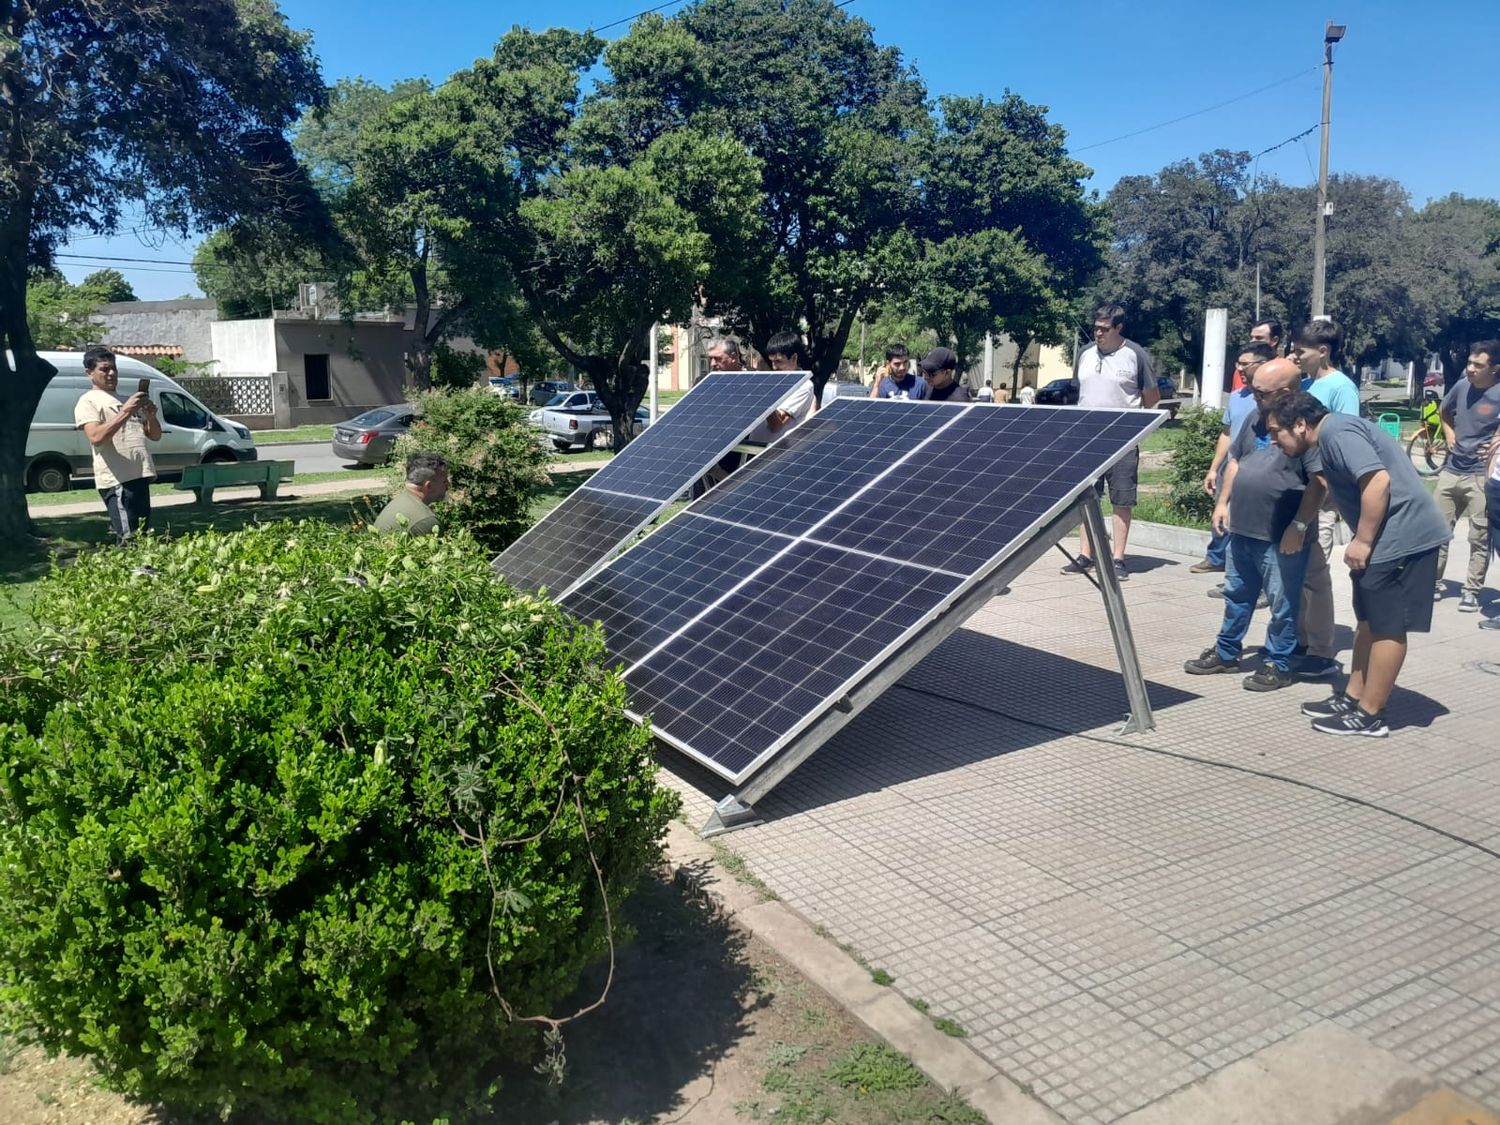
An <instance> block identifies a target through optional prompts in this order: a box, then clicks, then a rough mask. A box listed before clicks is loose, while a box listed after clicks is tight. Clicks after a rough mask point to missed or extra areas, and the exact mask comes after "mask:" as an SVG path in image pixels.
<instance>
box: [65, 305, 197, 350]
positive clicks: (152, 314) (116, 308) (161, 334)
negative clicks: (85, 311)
mask: <svg viewBox="0 0 1500 1125" xmlns="http://www.w3.org/2000/svg"><path fill="white" fill-rule="evenodd" d="M93 319H94V321H95V322H96V323H99V324H102V325H104V340H103V343H105V344H108V345H110V346H112V347H116V348H124V347H132V346H134V347H146V346H149V345H153V344H155V345H164V346H166V347H179V348H181V349H182V358H183V359H185V360H187V361H188V362H189V363H207V362H208V361H209V360H211V359H213V358H214V347H213V334H212V327H213V325H214V323H215V322H216V321H217V320H218V319H219V307H218V305H217V304H216V303H215V302H214V301H211V300H187V301H113V302H111V303H109V304H107V305H100V306H99V307H98V308H97V309H96V310H95V311H94V316H93Z"/></svg>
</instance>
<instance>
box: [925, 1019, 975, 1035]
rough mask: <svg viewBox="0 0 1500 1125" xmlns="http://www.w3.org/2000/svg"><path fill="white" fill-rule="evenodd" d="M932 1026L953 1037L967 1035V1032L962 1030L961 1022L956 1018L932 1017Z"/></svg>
mask: <svg viewBox="0 0 1500 1125" xmlns="http://www.w3.org/2000/svg"><path fill="white" fill-rule="evenodd" d="M932 1026H933V1027H935V1028H937V1029H938V1030H939V1031H941V1032H942V1033H943V1034H944V1035H951V1036H952V1037H953V1038H954V1039H967V1038H968V1037H969V1033H968V1032H967V1031H965V1030H964V1025H963V1024H961V1023H959V1022H958V1021H957V1020H950V1019H949V1018H948V1017H947V1016H936V1017H934V1019H933V1021H932Z"/></svg>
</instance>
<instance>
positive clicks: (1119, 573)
mask: <svg viewBox="0 0 1500 1125" xmlns="http://www.w3.org/2000/svg"><path fill="white" fill-rule="evenodd" d="M1129 577H1130V571H1128V570H1126V569H1125V560H1124V559H1116V560H1115V581H1116V582H1124V581H1125V580H1126V579H1127V578H1129Z"/></svg>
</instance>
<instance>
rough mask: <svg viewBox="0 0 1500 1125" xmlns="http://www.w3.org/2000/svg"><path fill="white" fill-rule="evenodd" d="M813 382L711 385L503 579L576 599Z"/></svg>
mask: <svg viewBox="0 0 1500 1125" xmlns="http://www.w3.org/2000/svg"><path fill="white" fill-rule="evenodd" d="M810 377H811V376H809V375H808V373H807V372H805V371H765V372H759V371H755V372H750V371H746V372H716V373H714V374H712V375H710V376H709V377H708V378H707V379H705V380H703V381H702V382H700V383H699V384H698V385H697V386H695V387H694V388H693V389H692V390H690V391H689V392H688V393H687V394H686V395H684V396H683V397H682V399H681V400H680V401H679V402H678V403H677V405H675V406H674V407H672V409H671V410H669V411H667V412H666V413H665V414H663V415H662V416H661V418H660V419H658V420H657V422H656V423H655V424H654V425H652V426H650V427H649V428H647V429H646V431H645V432H644V433H642V434H641V435H640V437H638V438H636V439H635V440H634V441H632V442H631V443H630V444H629V445H627V446H626V447H625V448H624V449H622V450H621V451H620V452H619V453H618V454H616V455H615V457H614V458H613V460H611V461H610V462H609V464H607V465H606V466H605V467H604V468H602V469H600V470H599V471H598V472H597V473H595V474H594V475H593V476H592V477H591V478H590V479H589V480H588V481H587V482H586V483H584V484H583V485H582V486H580V487H579V488H577V489H576V490H574V492H573V493H572V494H571V495H569V496H568V498H567V499H565V500H564V501H563V502H562V503H561V504H559V505H558V506H557V507H556V508H554V509H553V510H552V511H550V512H548V513H547V515H546V516H544V517H543V518H542V519H541V520H540V521H538V522H537V524H536V526H535V527H533V528H531V530H529V531H528V532H527V533H526V534H525V535H523V536H521V538H519V539H517V540H516V541H515V542H514V543H512V544H511V545H510V546H509V547H507V548H506V549H505V550H504V551H502V552H501V553H500V555H499V557H497V558H496V559H495V561H494V564H493V565H494V568H495V570H496V572H497V573H499V574H501V575H503V576H504V577H505V578H506V580H507V581H509V582H510V583H511V584H512V585H514V586H516V587H518V588H519V589H523V590H539V589H542V588H544V587H545V588H546V589H547V590H548V591H550V592H551V593H552V594H553V595H554V596H559V597H560V596H562V595H563V594H565V593H567V592H568V591H569V590H571V589H573V588H574V587H576V586H577V584H578V583H579V581H581V580H582V579H583V578H585V577H587V576H588V575H589V574H590V573H591V572H592V571H594V570H596V569H597V568H598V567H599V566H600V565H601V564H602V563H603V562H604V561H605V560H606V559H608V558H609V556H610V555H611V554H612V553H613V552H614V550H615V549H616V548H617V547H619V545H620V544H621V543H624V542H625V541H626V540H627V539H629V538H630V536H631V535H632V534H633V533H635V532H636V531H637V530H639V529H640V528H641V527H643V526H645V524H646V523H647V521H649V520H650V519H651V518H652V517H653V516H655V515H657V514H658V513H659V512H660V511H661V510H662V509H663V508H665V507H666V506H667V505H668V504H669V503H671V502H672V500H673V499H675V498H676V497H677V496H679V495H681V494H682V493H683V492H684V491H685V490H686V489H687V488H688V487H689V486H690V485H691V484H692V483H693V482H694V481H695V480H697V479H698V478H699V477H701V476H702V475H703V474H704V473H705V472H707V471H708V470H709V468H710V467H712V466H713V464H714V463H715V462H717V461H718V460H719V459H720V458H721V457H723V456H724V454H725V453H727V452H728V451H729V450H730V449H732V448H733V447H734V446H735V445H736V444H738V443H739V442H740V441H742V440H744V438H745V436H746V435H747V434H749V432H750V431H751V430H752V429H754V428H755V426H756V424H757V423H758V422H760V421H761V420H762V419H763V418H765V417H766V415H768V414H770V413H771V411H772V410H774V409H775V408H776V405H777V404H778V403H780V402H781V401H782V400H783V399H785V398H786V397H787V395H789V394H790V393H791V392H792V391H794V390H796V389H797V388H798V387H799V386H800V385H801V384H802V383H804V382H806V381H807V380H808V379H809V378H810ZM792 432H793V433H795V432H796V431H795V430H794V431H792ZM772 448H774V446H773V447H772Z"/></svg>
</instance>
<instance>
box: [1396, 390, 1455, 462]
mask: <svg viewBox="0 0 1500 1125" xmlns="http://www.w3.org/2000/svg"><path fill="white" fill-rule="evenodd" d="M1406 455H1407V456H1408V457H1410V458H1411V463H1412V464H1413V465H1415V466H1416V469H1417V472H1419V473H1421V474H1422V475H1423V476H1424V477H1430V476H1433V475H1435V474H1436V473H1438V472H1439V471H1440V470H1441V469H1442V467H1443V462H1444V461H1445V460H1447V458H1448V439H1447V438H1446V437H1444V436H1443V414H1442V407H1441V404H1440V402H1439V399H1438V398H1437V396H1436V395H1434V394H1433V393H1432V392H1431V391H1429V392H1427V393H1426V394H1425V395H1423V397H1422V418H1421V421H1420V422H1418V424H1417V432H1416V433H1414V434H1412V436H1411V440H1410V441H1409V442H1407V443H1406Z"/></svg>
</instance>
